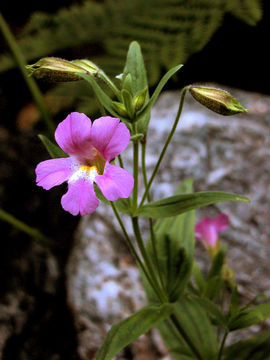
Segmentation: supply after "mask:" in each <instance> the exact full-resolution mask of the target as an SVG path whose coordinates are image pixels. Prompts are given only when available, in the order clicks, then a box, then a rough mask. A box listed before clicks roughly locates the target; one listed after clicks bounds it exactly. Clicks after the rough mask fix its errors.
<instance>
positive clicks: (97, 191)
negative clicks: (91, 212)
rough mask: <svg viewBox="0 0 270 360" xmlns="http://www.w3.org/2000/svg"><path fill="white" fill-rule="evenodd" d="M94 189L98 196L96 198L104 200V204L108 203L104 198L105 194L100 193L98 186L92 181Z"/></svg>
mask: <svg viewBox="0 0 270 360" xmlns="http://www.w3.org/2000/svg"><path fill="white" fill-rule="evenodd" d="M94 190H95V194H96V196H97V198H98V200H100V201H102V202H104V203H105V204H106V205H110V201H109V200H107V199H106V198H105V196H104V195H103V194H102V192H101V190H100V188H99V187H98V186H97V185H96V184H95V183H94Z"/></svg>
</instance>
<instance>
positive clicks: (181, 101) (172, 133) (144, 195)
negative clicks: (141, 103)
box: [139, 86, 190, 207]
mask: <svg viewBox="0 0 270 360" xmlns="http://www.w3.org/2000/svg"><path fill="white" fill-rule="evenodd" d="M189 88H190V86H186V87H185V88H184V89H183V90H182V94H181V99H180V103H179V108H178V111H177V114H176V117H175V120H174V124H173V127H172V129H171V131H170V134H169V135H168V137H167V140H166V142H165V145H164V147H163V149H162V151H161V153H160V155H159V158H158V161H157V163H156V166H155V168H154V170H153V173H152V175H151V177H150V180H149V182H148V184H147V186H146V189H145V191H144V194H143V197H142V200H141V202H140V205H139V207H141V206H142V205H143V203H144V201H145V199H146V197H147V194H148V192H149V190H150V187H151V185H152V182H153V180H154V178H155V176H156V173H157V171H158V169H159V166H160V164H161V161H162V160H163V157H164V155H165V153H166V150H167V147H168V145H169V144H170V142H171V139H172V137H173V135H174V133H175V130H176V128H177V125H178V122H179V119H180V116H181V113H182V109H183V105H184V99H185V95H186V92H187V91H188V90H189Z"/></svg>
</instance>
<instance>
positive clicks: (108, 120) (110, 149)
mask: <svg viewBox="0 0 270 360" xmlns="http://www.w3.org/2000/svg"><path fill="white" fill-rule="evenodd" d="M91 139H92V144H93V146H94V147H95V148H97V150H98V151H99V152H100V153H101V154H102V155H103V157H104V158H105V159H106V160H107V161H110V160H111V159H113V158H115V157H116V156H117V155H119V154H120V153H121V152H122V151H123V150H124V149H125V148H126V147H127V145H128V143H129V140H130V133H129V130H128V128H127V127H126V125H125V124H123V123H120V120H119V119H117V118H113V117H110V116H103V117H101V118H99V119H96V120H95V121H94V122H93V126H92V132H91Z"/></svg>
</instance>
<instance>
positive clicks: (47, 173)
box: [36, 158, 72, 190]
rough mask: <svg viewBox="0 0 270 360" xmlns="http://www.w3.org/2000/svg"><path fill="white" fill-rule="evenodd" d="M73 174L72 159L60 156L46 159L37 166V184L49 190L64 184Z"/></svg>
mask: <svg viewBox="0 0 270 360" xmlns="http://www.w3.org/2000/svg"><path fill="white" fill-rule="evenodd" d="M71 174H72V159H71V158H58V159H50V160H45V161H42V162H41V163H39V164H38V165H37V167H36V175H37V179H36V181H37V185H38V186H42V187H43V188H44V189H45V190H49V189H51V188H52V187H54V186H57V185H60V184H62V183H63V182H64V181H66V180H68V178H69V177H70V176H71Z"/></svg>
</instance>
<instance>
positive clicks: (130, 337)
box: [96, 304, 174, 360]
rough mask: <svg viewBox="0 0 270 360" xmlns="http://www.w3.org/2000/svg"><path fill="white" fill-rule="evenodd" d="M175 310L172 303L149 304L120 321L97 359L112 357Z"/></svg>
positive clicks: (106, 359)
mask: <svg viewBox="0 0 270 360" xmlns="http://www.w3.org/2000/svg"><path fill="white" fill-rule="evenodd" d="M173 310H174V307H173V305H172V304H162V305H148V306H145V307H144V308H142V309H140V310H139V311H137V312H136V313H135V314H133V315H132V316H130V317H128V318H127V319H124V320H123V321H120V322H119V323H118V324H116V325H114V326H113V327H112V328H111V330H110V331H109V332H108V334H107V337H106V339H105V342H104V344H103V345H102V347H101V349H100V350H99V352H98V354H97V358H96V359H97V360H110V359H112V358H113V357H114V356H115V355H116V354H117V353H118V352H119V351H121V350H122V349H123V348H124V347H125V346H127V345H128V344H130V343H131V342H132V341H134V340H135V339H137V338H138V337H139V336H141V335H142V334H144V333H146V332H147V331H149V330H150V329H151V328H152V327H154V326H156V325H157V324H158V323H160V322H161V321H163V320H164V319H166V318H167V317H169V316H170V315H171V313H172V312H173Z"/></svg>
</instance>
